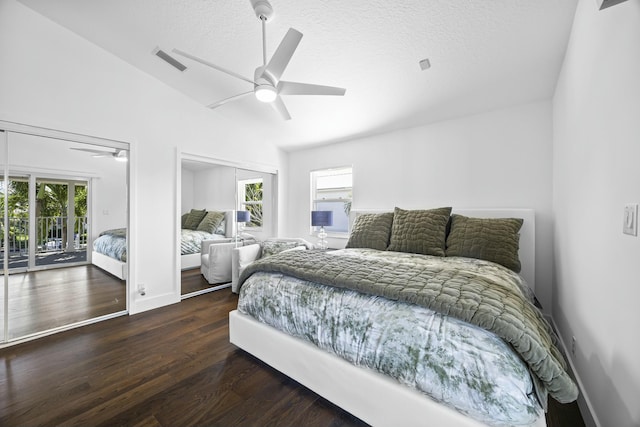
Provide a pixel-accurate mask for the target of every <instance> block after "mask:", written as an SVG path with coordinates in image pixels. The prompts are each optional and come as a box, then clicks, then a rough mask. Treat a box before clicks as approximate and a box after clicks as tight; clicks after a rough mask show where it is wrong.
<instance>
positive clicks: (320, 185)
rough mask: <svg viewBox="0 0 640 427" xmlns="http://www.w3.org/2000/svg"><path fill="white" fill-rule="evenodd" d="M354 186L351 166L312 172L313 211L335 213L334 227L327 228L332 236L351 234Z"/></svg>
mask: <svg viewBox="0 0 640 427" xmlns="http://www.w3.org/2000/svg"><path fill="white" fill-rule="evenodd" d="M352 186H353V172H352V167H351V166H349V167H340V168H332V169H322V170H317V171H312V172H311V210H312V211H331V212H333V225H331V226H329V227H325V230H326V231H327V232H328V233H330V234H334V235H342V234H344V235H345V236H346V235H348V234H349V212H350V211H351V200H352V198H353V187H352ZM309 222H311V219H309Z"/></svg>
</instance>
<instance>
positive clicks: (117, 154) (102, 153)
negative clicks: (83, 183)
mask: <svg viewBox="0 0 640 427" xmlns="http://www.w3.org/2000/svg"><path fill="white" fill-rule="evenodd" d="M69 148H70V149H71V150H77V151H84V152H87V153H91V157H111V158H113V159H115V160H117V161H119V162H126V161H127V160H128V158H127V150H117V149H116V150H115V151H111V150H97V149H94V148H75V147H69Z"/></svg>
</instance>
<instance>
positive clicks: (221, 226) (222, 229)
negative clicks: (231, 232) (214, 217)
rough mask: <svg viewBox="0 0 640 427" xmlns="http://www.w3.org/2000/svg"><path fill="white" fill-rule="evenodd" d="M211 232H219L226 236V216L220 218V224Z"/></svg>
mask: <svg viewBox="0 0 640 427" xmlns="http://www.w3.org/2000/svg"><path fill="white" fill-rule="evenodd" d="M213 234H219V235H221V236H226V235H227V220H226V218H222V221H220V224H219V225H218V226H217V227H216V229H215V231H214V232H213Z"/></svg>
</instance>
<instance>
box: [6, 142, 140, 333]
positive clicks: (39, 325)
mask: <svg viewBox="0 0 640 427" xmlns="http://www.w3.org/2000/svg"><path fill="white" fill-rule="evenodd" d="M7 135H8V136H7V144H8V150H7V151H8V157H7V162H6V163H5V165H6V168H4V169H5V170H6V174H7V175H6V177H7V179H6V180H3V181H2V190H3V192H6V194H7V197H6V199H3V201H2V206H3V211H4V212H6V217H5V218H4V221H5V223H6V224H7V227H3V229H2V231H3V236H2V237H3V241H4V242H5V243H6V244H3V247H2V249H3V258H2V267H3V269H4V271H6V272H7V273H8V276H7V280H6V293H5V295H6V297H4V296H3V299H4V301H3V302H4V303H5V305H6V306H8V307H9V310H8V315H5V321H6V324H7V326H8V328H7V331H8V334H7V336H6V340H12V339H17V338H20V337H25V336H29V335H33V334H37V333H41V332H45V331H48V330H51V329H55V328H60V327H64V326H66V325H70V324H74V323H78V322H83V321H86V320H89V319H95V318H99V317H102V316H108V315H111V314H114V313H119V312H126V308H127V306H126V301H127V292H126V270H127V268H126V246H127V245H126V229H127V215H128V214H127V211H128V196H127V182H128V163H127V162H126V161H122V160H126V158H127V155H128V151H127V150H125V149H115V148H110V147H103V146H98V145H90V144H84V143H79V142H71V141H67V140H62V139H54V138H49V137H44V136H35V135H29V134H24V133H16V132H7ZM5 203H6V210H5ZM4 216H5V215H3V217H4ZM107 230H118V232H117V233H112V234H120V235H121V236H122V240H121V241H120V242H119V248H120V252H121V254H122V255H124V258H121V259H120V260H118V261H117V264H119V270H117V271H112V270H110V269H108V268H105V267H103V266H100V265H99V262H96V259H95V258H96V252H95V251H94V250H93V248H94V243H95V242H96V241H97V240H98V237H99V235H100V234H104V232H105V231H107ZM5 231H6V232H5ZM100 238H101V237H100ZM110 250H111V251H112V253H110V256H112V255H115V254H116V253H117V251H118V249H114V248H112V249H110ZM99 256H100V255H98V257H99ZM94 264H97V265H94ZM123 273H125V274H123Z"/></svg>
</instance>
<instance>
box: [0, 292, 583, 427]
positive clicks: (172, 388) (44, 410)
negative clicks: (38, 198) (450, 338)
mask: <svg viewBox="0 0 640 427" xmlns="http://www.w3.org/2000/svg"><path fill="white" fill-rule="evenodd" d="M236 305H237V297H236V296H235V295H234V294H232V293H231V292H230V291H229V290H228V289H224V290H221V291H216V292H213V293H209V294H205V295H201V296H198V297H195V298H189V299H186V300H184V301H182V302H181V303H179V304H174V305H171V306H168V307H163V308H159V309H156V310H152V311H149V312H145V313H142V314H138V315H135V316H123V317H118V318H115V319H111V320H108V321H104V322H101V323H97V324H93V325H89V326H85V327H82V328H78V329H75V330H72V331H67V332H63V333H60V334H57V335H52V336H49V337H45V338H42V339H39V340H36V341H32V342H28V343H24V344H20V345H17V346H14V347H9V348H6V349H3V350H0V361H1V362H2V363H0V425H2V426H23V425H29V426H34V425H60V424H64V425H69V426H73V425H78V426H88V425H91V426H102V425H104V426H107V425H108V426H114V425H127V426H196V425H219V426H258V425H260V426H270V425H274V426H275V425H278V426H302V425H304V426H335V427H339V426H364V425H365V424H364V423H362V422H361V421H360V420H358V419H357V418H354V417H353V416H351V415H349V414H347V413H346V412H344V411H342V410H341V409H339V408H337V407H336V406H334V405H332V404H331V403H329V402H327V401H326V400H324V399H322V398H321V397H319V396H317V395H316V394H314V393H313V392H311V391H309V390H307V389H305V388H304V387H302V386H300V385H299V384H297V383H296V382H294V381H292V380H290V379H288V378H287V377H285V376H284V375H282V374H280V373H278V372H276V371H274V370H273V369H271V368H269V367H268V366H266V365H264V364H263V363H261V362H260V361H258V360H256V359H255V358H253V357H251V356H249V355H247V354H246V353H244V352H243V351H241V350H238V349H236V348H235V347H234V346H233V345H231V344H230V343H229V336H228V321H227V318H228V317H227V315H228V312H229V311H230V310H232V309H233V308H235V307H236ZM576 407H577V406H576V405H558V406H552V407H551V413H550V415H549V417H548V419H549V426H550V427H561V426H562V427H566V426H571V427H573V426H580V425H583V424H582V419H581V418H579V414H576V413H575V408H576Z"/></svg>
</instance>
